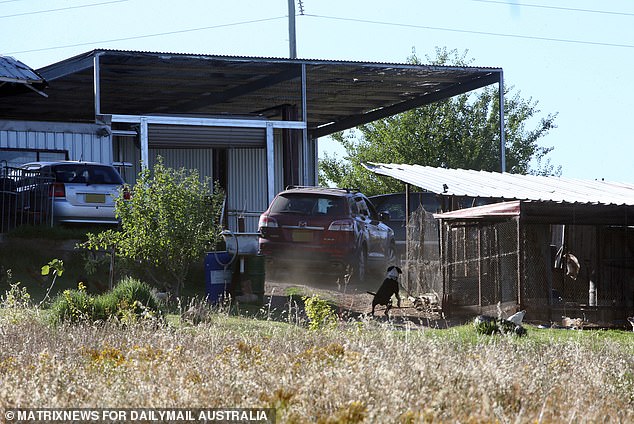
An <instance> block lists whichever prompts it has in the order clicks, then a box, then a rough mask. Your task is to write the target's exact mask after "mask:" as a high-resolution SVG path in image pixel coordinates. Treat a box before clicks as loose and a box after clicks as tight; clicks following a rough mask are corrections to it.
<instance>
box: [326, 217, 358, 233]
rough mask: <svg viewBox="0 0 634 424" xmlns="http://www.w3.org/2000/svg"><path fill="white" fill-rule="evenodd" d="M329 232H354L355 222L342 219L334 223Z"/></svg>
mask: <svg viewBox="0 0 634 424" xmlns="http://www.w3.org/2000/svg"><path fill="white" fill-rule="evenodd" d="M328 230H329V231H354V221H353V220H351V219H342V220H339V221H333V222H332V223H331V224H330V227H328Z"/></svg>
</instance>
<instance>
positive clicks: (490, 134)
mask: <svg viewBox="0 0 634 424" xmlns="http://www.w3.org/2000/svg"><path fill="white" fill-rule="evenodd" d="M465 56H466V52H465V53H464V54H463V55H462V56H460V55H459V54H458V53H457V51H456V50H452V51H447V50H446V49H437V50H436V59H435V60H431V59H430V58H429V57H427V61H428V62H429V63H432V64H433V65H448V64H451V65H454V66H467V65H468V64H467V61H466V60H465ZM408 61H409V62H410V63H414V64H419V63H420V61H419V59H418V58H417V57H416V53H415V52H414V53H413V54H412V56H411V57H410V58H409V59H408ZM498 93H499V88H497V87H496V88H493V87H491V86H489V87H485V88H483V89H480V90H477V91H475V92H471V93H467V94H462V95H459V96H455V97H453V98H451V99H447V100H444V101H439V102H435V103H432V104H429V105H425V106H421V107H418V108H415V109H412V110H409V111H407V112H404V113H401V114H398V115H394V116H391V117H388V118H384V119H380V120H378V121H375V122H371V123H369V124H365V125H361V126H359V127H357V128H356V130H352V131H348V132H345V133H337V134H334V135H333V138H334V139H335V140H336V141H338V142H339V143H341V144H342V145H343V147H344V148H345V150H346V156H345V157H344V158H343V160H340V159H338V158H337V157H336V156H329V155H327V154H326V156H325V158H323V159H322V160H321V161H320V163H319V179H320V184H322V185H327V184H328V182H332V183H334V184H335V185H337V186H339V187H363V189H364V192H365V193H366V194H370V195H372V194H380V193H389V192H394V191H402V190H403V184H402V183H401V182H400V181H396V180H394V179H392V178H389V177H382V176H377V175H375V174H373V173H371V172H369V171H367V170H366V169H365V168H364V167H363V166H362V165H361V164H362V163H367V162H381V163H404V164H418V165H426V166H434V167H443V168H462V169H476V170H486V171H500V163H501V161H500V131H499V110H500V103H499V95H498ZM504 95H505V99H504V100H505V102H504V106H505V141H506V146H505V147H506V155H505V156H506V171H507V172H510V173H517V174H527V173H530V174H539V175H551V174H560V173H561V169H560V167H557V168H556V169H555V167H554V166H553V165H551V163H550V159H548V158H546V155H547V154H548V153H549V152H550V151H552V149H553V148H552V147H542V146H539V145H538V144H537V142H538V140H539V139H540V138H541V137H543V136H545V135H546V134H547V133H548V131H549V130H550V129H552V128H556V125H555V123H554V121H555V117H556V114H554V115H552V114H549V115H547V116H545V117H542V118H540V119H539V120H538V121H537V123H536V124H535V126H534V127H533V128H528V125H529V124H530V123H531V122H534V121H535V120H536V117H537V114H538V113H539V112H540V110H539V109H537V102H536V101H533V100H532V99H527V100H526V99H522V98H521V97H520V94H519V93H512V88H509V87H506V88H505V91H504ZM531 164H535V166H536V167H534V168H533V167H531Z"/></svg>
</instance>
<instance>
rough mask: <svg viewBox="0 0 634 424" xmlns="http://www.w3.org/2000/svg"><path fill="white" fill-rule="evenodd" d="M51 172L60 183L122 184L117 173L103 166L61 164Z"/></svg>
mask: <svg viewBox="0 0 634 424" xmlns="http://www.w3.org/2000/svg"><path fill="white" fill-rule="evenodd" d="M52 170H53V174H54V175H55V180H56V181H57V182H61V183H80V184H81V183H83V184H123V180H122V179H121V176H120V175H119V174H118V173H117V171H116V170H115V169H114V168H111V167H109V166H104V165H85V164H84V165H82V164H78V165H76V164H63V165H56V166H54V167H53V168H52Z"/></svg>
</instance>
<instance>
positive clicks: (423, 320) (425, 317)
mask: <svg viewBox="0 0 634 424" xmlns="http://www.w3.org/2000/svg"><path fill="white" fill-rule="evenodd" d="M305 280H306V279H305V278H304V279H302V278H294V279H284V280H273V279H271V278H267V280H266V282H265V298H264V303H265V305H266V306H270V307H271V308H279V309H282V310H283V309H284V308H288V307H289V301H291V296H293V297H294V299H298V298H301V297H302V296H311V295H313V294H317V295H319V296H320V297H321V298H323V299H325V300H327V301H329V302H331V303H332V304H333V305H334V306H335V308H336V309H337V314H338V315H340V316H341V317H344V318H345V317H348V318H361V317H363V316H370V315H371V313H372V299H373V296H372V295H371V294H369V293H368V291H371V292H376V291H377V289H378V288H379V286H380V285H381V282H382V281H383V278H382V277H370V278H368V279H367V280H366V282H364V283H363V284H359V283H356V284H355V283H349V284H347V285H345V284H340V283H339V284H338V283H337V281H330V280H325V281H321V282H320V281H305ZM292 281H305V282H304V283H296V282H292ZM400 296H401V307H400V308H397V307H396V299H393V308H392V309H391V310H390V313H389V315H390V318H389V320H390V321H391V322H393V323H395V324H403V323H405V322H407V323H409V324H414V325H419V326H425V327H434V328H446V327H450V326H452V325H456V324H461V323H457V322H449V321H447V320H445V319H444V317H443V316H442V314H441V313H439V312H437V311H432V310H429V309H427V310H423V309H421V308H419V309H417V308H416V307H415V306H414V304H413V303H412V300H411V299H408V295H407V293H406V292H405V291H403V290H401V292H400ZM374 319H376V320H380V321H386V320H388V318H387V317H386V316H385V306H382V305H378V306H377V307H376V309H375V318H374Z"/></svg>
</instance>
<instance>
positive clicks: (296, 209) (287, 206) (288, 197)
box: [271, 193, 345, 216]
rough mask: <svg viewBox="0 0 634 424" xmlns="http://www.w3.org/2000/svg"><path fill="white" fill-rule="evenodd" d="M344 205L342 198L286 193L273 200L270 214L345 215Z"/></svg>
mask: <svg viewBox="0 0 634 424" xmlns="http://www.w3.org/2000/svg"><path fill="white" fill-rule="evenodd" d="M344 205H345V201H344V198H343V197H334V196H320V195H306V194H295V193H287V194H282V195H279V196H278V197H277V198H276V199H275V201H274V202H273V204H272V205H271V213H294V214H299V215H332V216H336V215H342V214H344V213H345V209H344V207H345V206H344Z"/></svg>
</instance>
